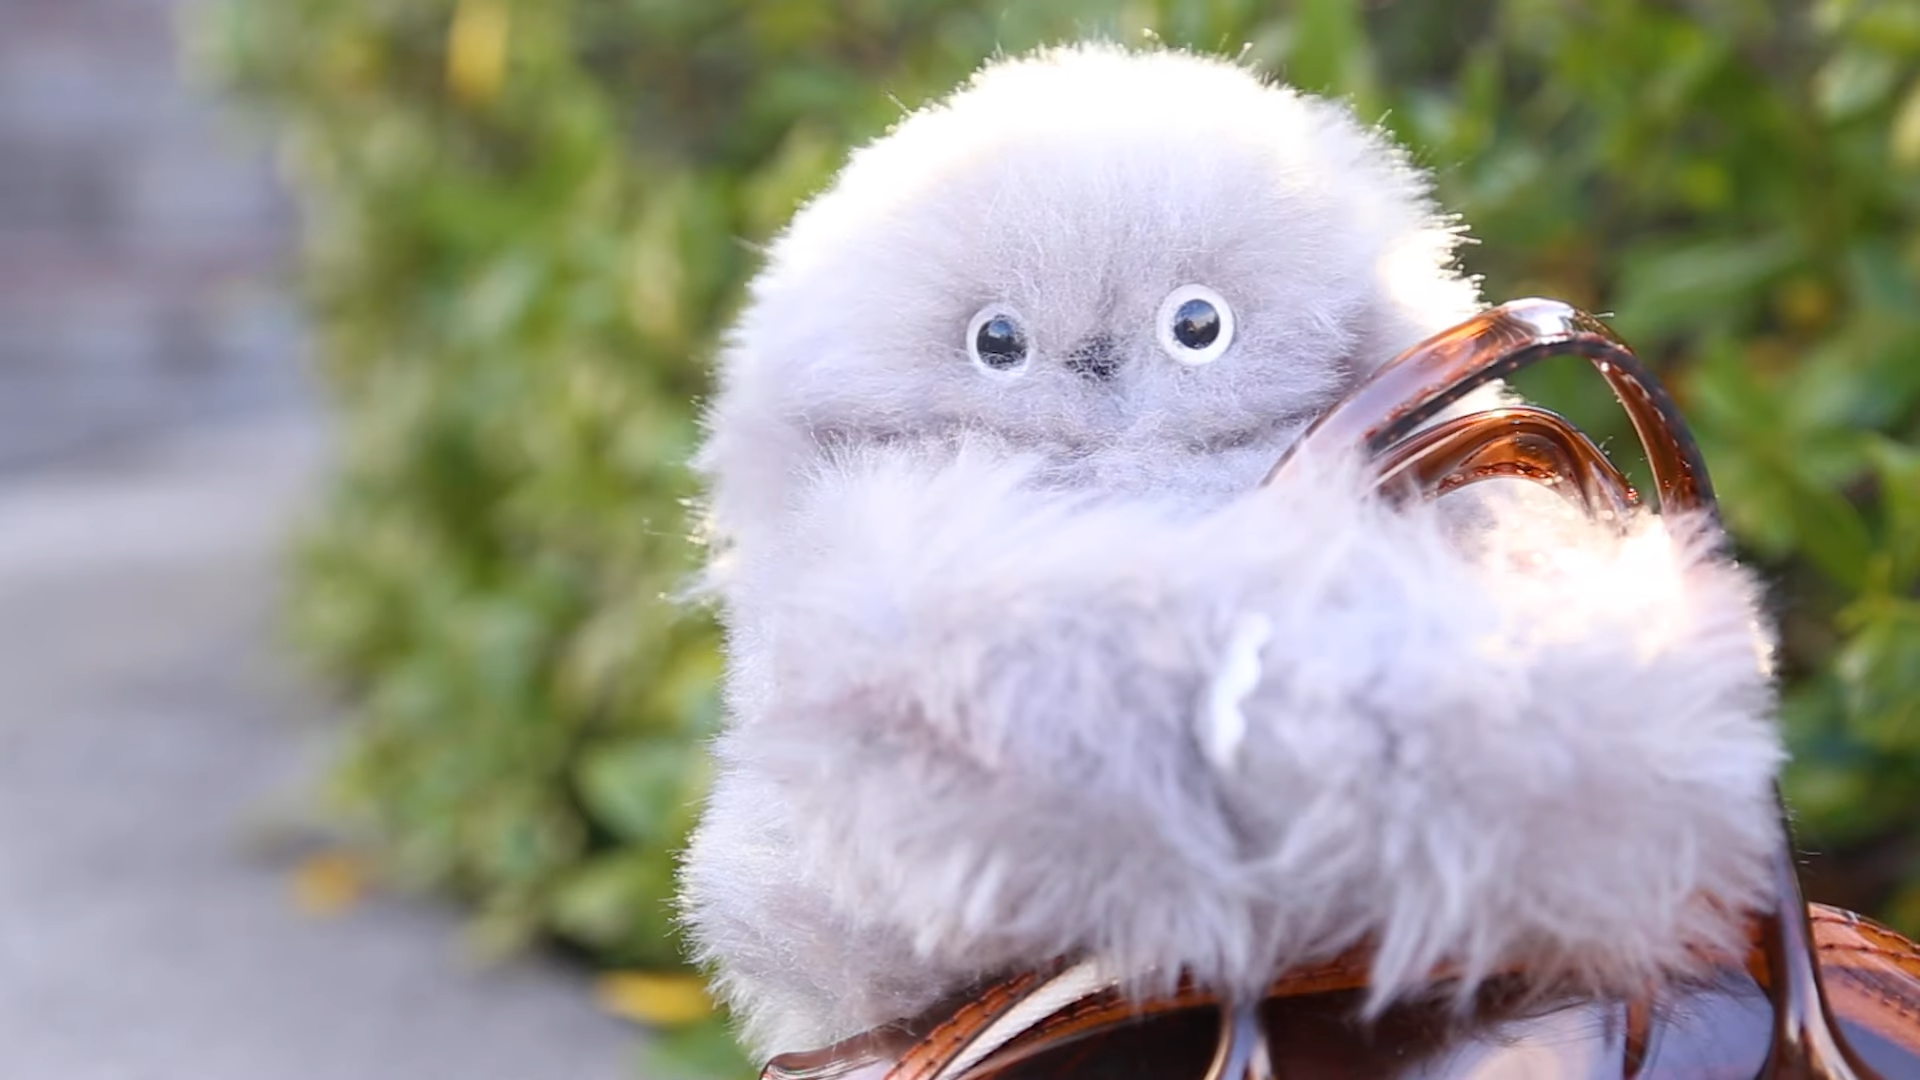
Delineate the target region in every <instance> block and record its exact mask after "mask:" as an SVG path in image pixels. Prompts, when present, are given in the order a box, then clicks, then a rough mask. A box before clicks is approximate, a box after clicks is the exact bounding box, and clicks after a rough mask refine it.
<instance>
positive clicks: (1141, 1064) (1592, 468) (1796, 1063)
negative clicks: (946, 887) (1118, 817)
mask: <svg viewBox="0 0 1920 1080" xmlns="http://www.w3.org/2000/svg"><path fill="white" fill-rule="evenodd" d="M1567 354H1573V355H1578V356H1583V357H1586V358H1587V359H1588V360H1589V361H1591V362H1592V363H1593V364H1594V366H1595V367H1596V368H1598V369H1599V371H1600V373H1601V374H1602V375H1603V376H1604V377H1605V378H1606V380H1607V383H1608V385H1609V386H1610V387H1611V388H1612V389H1613V392H1614V395H1615V396H1616V398H1618V400H1619V402H1620V404H1621V406H1622V407H1623V408H1624V409H1625V410H1626V412H1627V415H1628V418H1629V419H1630V420H1631V421H1632V423H1633V427H1634V430H1635V431H1636V432H1637V433H1638V435H1639V438H1640V442H1641V444H1642V446H1643V448H1644V450H1645V452H1646V456H1647V460H1648V463H1649V465H1650V467H1651V471H1652V474H1653V482H1654V487H1655V489H1656V494H1657V495H1658V499H1659V506H1660V509H1661V511H1662V512H1665V513H1674V512H1682V511H1689V512H1702V513H1709V514H1710V513H1712V512H1713V509H1714V505H1713V491H1712V487H1711V484H1710V482H1709V481H1708V478H1707V470H1706V467H1705V464H1704V463H1703V462H1702V461H1701V458H1700V453H1699V450H1698V448H1697V447H1696V446H1695V444H1694V442H1693V439H1692V437H1691V435H1690V434H1689V433H1688V431H1687V427H1686V423H1685V422H1684V421H1683V420H1682V419H1681V417H1680V414H1679V412H1678V410H1677V409H1676V408H1675V407H1674V404H1673V402H1672V400H1671V399H1670V398H1669V397H1668V396H1667V395H1666V393H1665V391H1664V390H1662V389H1661V387H1660V386H1659V384H1658V383H1657V382H1656V381H1655V380H1654V379H1653V378H1652V377H1651V376H1650V375H1649V374H1648V373H1647V371H1646V370H1645V369H1644V368H1643V367H1642V366H1641V365H1640V363H1639V361H1638V360H1637V359H1636V358H1635V357H1634V356H1633V354H1632V353H1631V352H1629V351H1628V350H1627V348H1626V346H1625V345H1623V344H1622V343H1621V342H1620V340H1619V339H1618V338H1616V337H1614V335H1613V334H1612V333H1611V332H1610V331H1609V330H1608V329H1607V328H1606V327H1605V326H1603V325H1602V324H1601V323H1600V322H1599V321H1597V320H1596V319H1594V318H1592V317H1591V316H1589V315H1587V314H1585V313H1583V312H1580V311H1577V310H1575V309H1573V308H1571V307H1568V306H1567V305H1565V304H1560V303H1557V302H1554V301H1549V300H1522V301H1516V302H1514V303H1510V304H1506V305H1503V306H1501V307H1498V308H1495V309H1492V310H1490V311H1487V312H1485V313H1483V314H1481V315H1479V316H1478V317H1476V318H1474V319H1472V320H1469V321H1468V322H1466V323H1463V324H1462V325H1460V326H1458V327H1456V328H1454V329H1452V330H1449V331H1446V332H1444V333H1442V334H1439V335H1437V336H1435V337H1433V338H1430V339H1428V340H1427V341H1425V342H1422V343H1421V344H1419V345H1417V346H1415V347H1414V348H1412V349H1410V350H1408V351H1407V352H1406V353H1404V354H1402V355H1401V356H1400V357H1398V358H1396V359H1395V360H1394V361H1392V362H1391V363H1389V364H1387V365H1386V366H1385V367H1383V368H1382V369H1381V370H1380V371H1379V372H1378V373H1377V374H1376V375H1375V376H1374V377H1373V378H1371V379H1370V380H1368V381H1367V382H1366V383H1365V384H1364V385H1362V386H1361V387H1360V388H1359V389H1357V390H1356V391H1354V393H1352V394H1351V395H1349V396H1348V397H1347V398H1346V399H1345V400H1344V401H1343V402H1341V403H1340V404H1339V405H1337V406H1335V407H1334V408H1333V409H1332V410H1330V411H1329V412H1328V413H1327V414H1326V415H1325V416H1323V417H1322V418H1321V419H1320V421H1319V422H1318V423H1316V424H1315V425H1314V427H1313V428H1312V429H1311V430H1309V431H1308V432H1307V434H1306V435H1305V436H1303V437H1302V439H1301V440H1300V442H1299V443H1298V444H1296V446H1295V447H1294V449H1293V451H1291V452H1289V454H1288V456H1287V457H1286V458H1283V459H1282V460H1281V462H1280V463H1279V464H1278V465H1276V466H1275V468H1274V470H1273V474H1272V476H1270V477H1269V480H1270V481H1271V479H1272V478H1273V477H1277V476H1280V475H1283V474H1284V473H1285V471H1286V470H1287V468H1288V466H1289V462H1291V461H1293V460H1295V459H1296V457H1297V455H1298V453H1299V452H1300V451H1301V449H1302V448H1304V447H1308V446H1314V447H1321V448H1329V447H1330V448H1336V449H1337V448H1351V447H1358V448H1360V449H1361V450H1363V451H1364V452H1365V453H1366V454H1367V455H1368V456H1369V457H1370V459H1371V460H1373V461H1374V462H1376V463H1377V465H1378V471H1379V477H1380V483H1381V485H1382V487H1383V489H1385V490H1387V491H1388V492H1390V493H1392V494H1394V495H1396V496H1398V497H1430V496H1436V495H1439V494H1444V493H1445V492H1448V491H1452V490H1455V489H1456V488H1459V487H1461V486H1463V485H1466V484H1471V483H1474V482H1477V481H1480V480H1484V479H1489V478H1493V477H1519V478H1525V479H1531V480H1535V481H1538V482H1540V483H1543V484H1547V485H1550V486H1552V487H1555V488H1556V489H1558V490H1561V491H1562V492H1563V493H1565V494H1567V495H1568V496H1569V497H1571V498H1574V499H1576V500H1577V501H1578V502H1580V503H1581V504H1582V505H1583V506H1584V507H1585V509H1586V510H1587V512H1588V513H1589V514H1591V515H1593V516H1595V517H1598V518H1600V519H1602V520H1619V519H1622V518H1623V517H1624V515H1625V513H1626V511H1628V510H1630V509H1631V508H1632V507H1634V506H1636V505H1638V503H1639V501H1640V496H1639V494H1638V493H1637V492H1635V491H1634V490H1633V488H1632V487H1631V485H1629V484H1628V482H1627V480H1626V479H1625V477H1624V476H1623V475H1622V474H1621V473H1620V471H1619V470H1618V469H1616V468H1615V467H1614V466H1613V464H1612V463H1611V462H1609V461H1608V460H1607V458H1606V455H1605V454H1603V453H1602V452H1601V451H1600V450H1599V448H1598V447H1596V446H1595V445H1594V444H1593V442H1592V441H1591V440H1590V439H1588V438H1587V437H1586V436H1585V435H1583V434H1581V433H1580V432H1579V431H1578V430H1577V429H1575V428H1574V427H1573V426H1572V425H1571V424H1569V423H1567V421H1565V420H1564V419H1562V418H1560V417H1558V416H1555V415H1554V414H1552V413H1550V412H1547V411H1545V410H1542V409H1537V408H1533V407H1530V406H1516V407H1509V408H1498V409H1492V410H1487V411H1484V412H1478V413H1473V414H1470V415H1466V416H1461V417H1456V418H1454V419H1450V420H1444V421H1441V422H1438V423H1433V421H1434V418H1435V417H1436V416H1439V415H1441V414H1442V412H1443V411H1444V410H1446V409H1448V407H1449V406H1452V405H1454V404H1455V403H1457V402H1458V401H1459V400H1460V399H1461V398H1463V397H1465V396H1466V395H1467V394H1469V393H1471V392H1472V391H1473V390H1474V389H1476V388H1477V387H1480V386H1482V385H1484V384H1486V383H1488V382H1490V381H1492V380H1494V379H1498V378H1501V377H1503V376H1505V375H1508V374H1511V373H1513V372H1515V371H1518V370H1520V369H1522V368H1524V367H1527V366H1528V365H1530V364H1533V363H1536V362H1538V361H1539V360H1542V359H1545V358H1547V357H1551V356H1560V355H1567ZM1782 835H1783V837H1784V836H1785V830H1784V829H1783V830H1782ZM1775 878H1776V886H1777V888H1776V896H1777V900H1776V903H1775V906H1774V907H1773V909H1772V910H1770V911H1763V912H1755V913H1753V915H1752V917H1751V929H1750V937H1751V942H1752V947H1751V949H1750V951H1749V955H1747V956H1746V957H1744V958H1740V957H1730V958H1727V959H1726V960H1724V961H1723V962H1721V963H1720V964H1719V965H1718V968H1717V970H1716V971H1715V973H1714V974H1713V975H1712V977H1709V978H1704V979H1700V980H1696V981H1692V982H1689V983H1687V984H1684V985H1678V986H1672V987H1668V988H1666V989H1664V990H1662V991H1661V992H1660V993H1659V994H1658V995H1657V996H1655V997H1653V998H1652V999H1650V1000H1599V999H1594V998H1591V997H1581V996H1558V997H1556V996H1554V995H1553V994H1552V993H1551V991H1550V990H1547V989H1544V988H1542V987H1539V986H1537V985H1533V984H1531V983H1530V982H1529V981H1528V979H1527V977H1526V972H1525V971H1523V970H1519V971H1513V972H1510V973H1507V974H1505V975H1503V976H1501V977H1499V978H1496V979H1494V980H1492V981H1491V982H1490V983H1488V984H1487V985H1485V986H1484V987H1483V988H1482V989H1481V990H1480V992H1479V993H1478V995H1477V996H1476V998H1475V999H1474V1001H1473V1002H1472V1003H1471V1004H1470V1006H1469V1007H1468V1008H1467V1009H1465V1010H1464V1011H1463V1010H1462V1009H1460V1008H1459V1007H1458V1006H1457V1005H1456V1004H1455V1003H1454V1001H1453V998H1452V997H1451V995H1450V994H1448V993H1447V978H1446V973H1445V972H1436V973H1435V974H1434V976H1433V985H1434V989H1435V993H1434V995H1433V997H1432V998H1431V999H1430V1000H1421V999H1417V998H1416V999H1414V1000H1411V1001H1407V1002H1404V1003H1402V1004H1399V1005H1396V1006H1394V1007H1393V1008H1391V1009H1390V1010H1388V1011H1387V1013H1386V1014H1385V1015H1383V1016H1382V1017H1380V1018H1379V1019H1377V1020H1375V1021H1372V1022H1367V1023H1363V1022H1361V1021H1360V1020H1359V1019H1358V1015H1359V1006H1360V1001H1361V998H1362V997H1363V995H1364V993H1365V989H1366V985H1367V969H1368V964H1367V957H1366V955H1365V952H1364V950H1360V951H1356V952H1354V953H1351V954H1348V955H1346V956H1342V957H1340V958H1338V959H1336V960H1334V961H1332V962H1330V963H1327V964H1322V965H1318V966H1314V967H1310V968H1299V969H1295V970H1292V971H1288V972H1285V973H1283V974H1282V975H1281V976H1280V977H1279V978H1278V979H1277V980H1276V981H1275V982H1274V983H1273V985H1272V986H1271V987H1270V988H1269V991H1268V993H1267V995H1266V996H1265V998H1264V999H1263V1000H1260V1001H1242V1002H1227V1001H1222V1000H1220V999H1218V998H1217V997H1215V996H1213V995H1212V994H1209V993H1208V992H1206V991H1204V990H1201V989H1199V988H1196V987H1186V988H1183V989H1182V990H1180V991H1179V992H1177V993H1176V994H1174V995H1172V996H1170V997H1166V998H1161V999H1156V1000H1149V1001H1136V1000H1129V999H1127V998H1125V997H1123V996H1122V995H1120V994H1119V993H1118V992H1117V991H1116V990H1115V989H1114V988H1113V987H1112V986H1111V985H1108V984H1104V983H1102V982H1101V981H1100V980H1098V979H1097V978H1096V977H1094V976H1093V975H1092V974H1091V968H1090V967H1084V966H1083V967H1068V968H1064V969H1058V970H1049V971H1034V972H1026V973H1022V974H1019V975H1016V976H1014V977H1012V978H1009V979H1006V980H1004V981H1002V982H999V983H996V984H994V985H991V986H987V987H984V988H981V989H980V990H978V991H977V992H975V993H972V994H968V995H964V996H963V997H962V998H960V999H958V1000H955V1001H952V1002H949V1003H947V1004H946V1005H943V1006H941V1007H939V1008H936V1009H933V1010H931V1011H929V1012H928V1013H927V1014H926V1015H923V1016H921V1017H918V1018H915V1019H912V1020H908V1021H903V1022H901V1023H899V1024H894V1025H889V1026H887V1027H884V1028H881V1029H878V1030H875V1031H871V1032H867V1033H865V1034H862V1035H859V1036H856V1037H855V1038H853V1039H850V1040H848V1041H846V1042H844V1043H841V1044H839V1045H837V1046H833V1047H829V1048H827V1049H825V1050H820V1051H815V1052H812V1053H804V1054H789V1055H785V1056H782V1057H779V1058H776V1059H774V1061H773V1062H772V1063H770V1064H769V1065H768V1066H767V1068H766V1071H765V1073H764V1074H763V1076H764V1077H765V1078H766V1080H829V1078H846V1080H1042V1078H1054V1077H1060V1078H1068V1077H1071V1078H1083V1080H1090V1078H1101V1080H1122V1078H1139V1080H1149V1078H1151V1080H1267V1078H1278V1080H1306V1078H1313V1080H1319V1078H1328V1080H1331V1078H1361V1080H1396V1078H1398V1080H1414V1078H1421V1080H1448V1078H1457V1080H1468V1078H1476V1080H1480V1078H1485V1080H1492V1078H1516V1080H1517V1078H1521V1077H1526V1078H1535V1080H1628V1078H1632V1080H1655V1078H1660V1080H1707V1078H1715V1080H1719V1078H1725V1080H1754V1078H1762V1080H1853V1078H1858V1080H1869V1078H1875V1077H1879V1078H1884V1080H1900V1078H1915V1080H1920V949H1917V948H1916V947H1915V945H1914V944H1913V943H1912V942H1910V941H1908V940H1906V939H1905V938H1903V937H1900V936H1899V935H1897V934H1895V933H1893V932H1892V931H1890V930H1887V929H1886V928H1884V927H1881V926H1878V925H1876V924H1874V923H1872V922H1869V921H1868V920H1866V919H1862V918H1860V917H1858V916H1855V915H1851V914H1848V913H1846V912H1842V911H1837V910H1834V909H1832V908H1826V907H1819V906H1815V907H1813V908H1808V907H1807V905H1806V904H1805V903H1804V901H1803V899H1802V897H1801V893H1800V885H1799V880H1798V877H1797V875H1796V873H1795V869H1794V863H1793V858H1792V854H1791V851H1790V850H1789V848H1788V846H1787V844H1786V842H1785V841H1783V843H1782V846H1781V848H1780V851H1779V852H1778V855H1777V857H1776V861H1775Z"/></svg>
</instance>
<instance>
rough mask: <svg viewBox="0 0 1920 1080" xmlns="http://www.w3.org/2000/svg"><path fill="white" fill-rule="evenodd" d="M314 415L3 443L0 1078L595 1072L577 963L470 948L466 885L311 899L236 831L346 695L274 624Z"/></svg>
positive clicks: (285, 800)
mask: <svg viewBox="0 0 1920 1080" xmlns="http://www.w3.org/2000/svg"><path fill="white" fill-rule="evenodd" d="M322 455H323V443H322V439H321V438H320V437H319V434H318V431H317V427H316V425H315V423H314V421H313V420H312V419H311V417H310V415H309V414H307V413H304V412H301V411H298V410H292V411H289V410H275V411H271V412H266V413H259V414H255V415H253V416H251V417H250V418H247V419H245V420H237V419H236V420H228V421H225V422H222V423H220V424H218V425H215V426H210V427H202V428H199V429H196V430H191V431H188V432H186V433H177V434H173V435H169V436H164V437H160V438H156V439H153V440H149V441H146V442H140V443H134V444H118V445H115V446H113V447H110V448H104V449H96V450H94V451H92V452H90V453H89V454H88V455H86V456H85V457H84V458H82V459H78V460H76V459H73V458H68V459H66V460H65V461H63V462H62V463H60V464H59V465H57V466H43V467H38V468H34V469H31V470H24V471H22V470H16V471H12V472H0V1080H323V1078H324V1080H383V1078H388V1077H392V1078H396V1080H398V1078H406V1080H435V1078H439V1077H448V1078H459V1080H492V1078H496V1077H497V1078H501V1080H506V1078H513V1080H549V1078H555V1080H572V1078H579V1080H598V1078H614V1077H626V1078H632V1077H635V1076H637V1075H638V1073H637V1069H636V1060H637V1049H636V1048H637V1042H638V1037H637V1035H636V1033H635V1032H634V1031H633V1030H632V1029H631V1028H628V1027H626V1026H625V1025H623V1024H621V1023H620V1022H618V1021H615V1020H613V1019H611V1018H609V1017H606V1016H603V1015H601V1014H600V1013H598V1012H597V1011H596V1010H595V1009H594V1007H593V1005H592V1003H591V1001H590V999H589V995H588V988H587V987H586V986H585V985H584V983H583V981H582V979H581V977H580V976H579V975H578V973H576V972H573V971H571V970H570V969H565V968H562V967H559V966H557V965H554V964H550V963H547V962H543V961H540V960H537V959H528V960H525V961H522V962H516V963H512V964H509V965H506V966H503V967H496V968H488V969H484V970H476V969H475V967H474V966H473V965H472V964H470V963H467V962H464V961H463V960H462V959H461V953H460V950H459V941H458V926H457V915H456V914H455V913H454V912H452V911H450V910H446V909H443V908H439V907H436V906H434V905H432V904H429V903H425V902H417V901H405V900H400V899H395V898H378V897H376V898H374V899H372V900H370V901H368V902H365V903H363V904H361V905H359V906H358V907H356V908H354V909H352V910H350V911H349V912H347V913H345V914H343V915H340V916H338V917H334V918H328V919H316V918H313V917H311V916H307V915H303V914H301V913H300V912H299V911H298V910H297V908H296V906H295V905H294V904H293V903H292V902H291V900H290V894H289V889H288V884H287V876H286V865H285V863H284V862H275V861H273V860H271V859H266V858H263V857H261V855H260V854H258V852H257V851H255V850H253V849H252V848H251V847H250V845H249V844H248V843H247V842H246V837H247V835H248V831H249V828H250V825H251V824H252V823H256V822H257V821H258V820H259V819H260V818H261V816H262V815H272V814H274V813H278V812H281V810H282V809H283V808H285V807H287V806H294V805H298V804H299V801H300V799H301V798H302V797H303V794H304V792H305V791H306V789H307V786H308V785H309V784H310V783H311V781H312V779H313V777H314V775H315V772H316V769H317V767H318V766H319V764H320V763H321V762H322V761H323V760H324V758H325V756H326V747H327V739H328V735H329V728H330V724H329V722H328V720H327V719H326V717H325V715H324V712H325V710H323V709H322V708H320V707H319V706H318V705H317V704H316V701H315V698H314V696H313V694H312V691H311V688H308V687H304V686H302V685H301V684H300V682H299V681H298V680H296V679H295V678H293V677H292V676H291V675H290V674H289V673H288V671H287V670H286V669H285V667H284V665H283V662H282V661H281V660H279V659H278V658H277V653H276V651H275V649H274V647H273V646H274V630H273V605H274V603H275V592H276V575H275V558H276V554H277V550H278V545H279V544H280V542H281V538H282V536H283V535H284V532H285V530H286V528H287V525H288V523H289V521H290V520H292V519H293V516H294V515H295V514H296V513H297V512H298V509H299V508H300V507H301V506H302V504H303V499H304V498H305V497H306V495H307V493H308V492H309V491H310V490H311V489H312V486H313V483H314V479H315V475H316V471H317V467H318V465H319V463H320V461H321V458H322Z"/></svg>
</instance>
